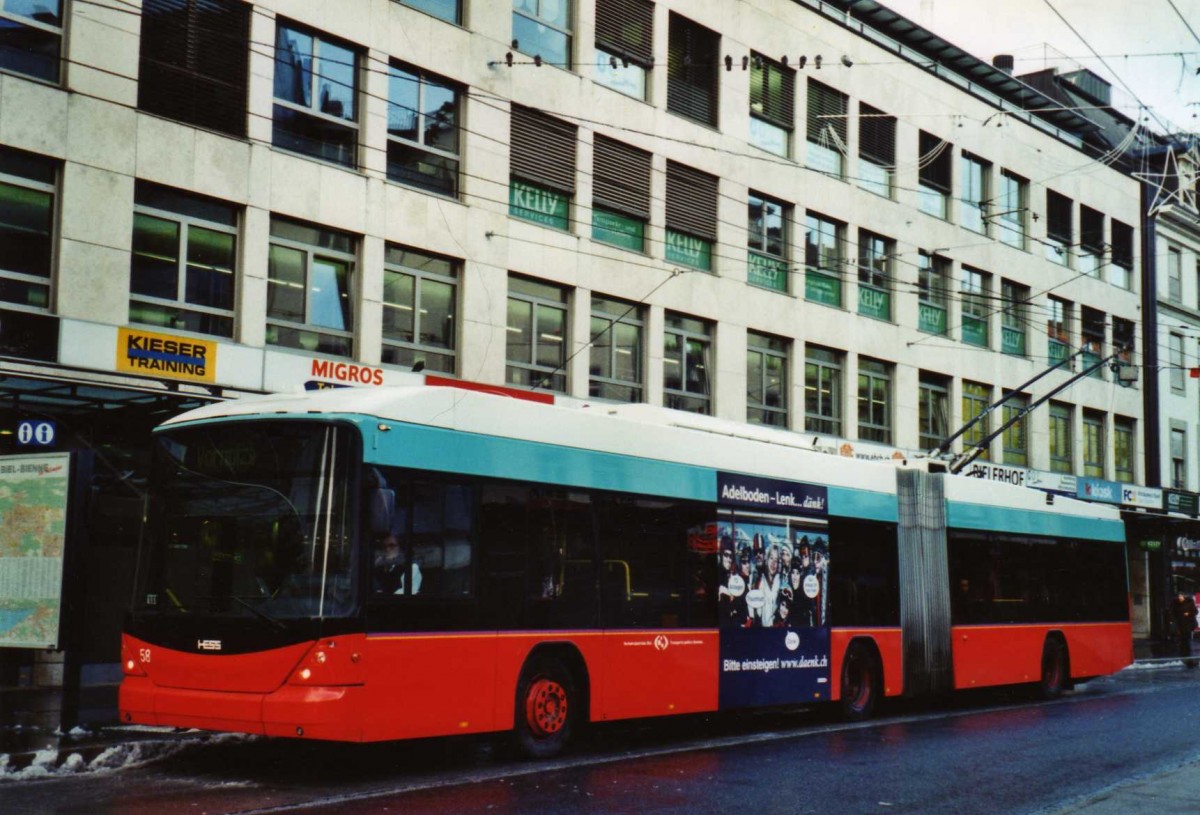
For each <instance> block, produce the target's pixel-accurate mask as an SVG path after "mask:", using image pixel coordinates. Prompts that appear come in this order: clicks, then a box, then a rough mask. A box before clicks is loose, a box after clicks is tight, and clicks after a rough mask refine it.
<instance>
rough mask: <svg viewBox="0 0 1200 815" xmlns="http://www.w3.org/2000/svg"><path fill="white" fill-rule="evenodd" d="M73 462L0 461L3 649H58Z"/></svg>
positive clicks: (58, 458) (55, 458)
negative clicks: (71, 463) (68, 495)
mask: <svg viewBox="0 0 1200 815" xmlns="http://www.w3.org/2000/svg"><path fill="white" fill-rule="evenodd" d="M70 462H71V458H70V454H69V453H46V454H42V455H30V456H0V648H58V644H59V642H58V633H59V631H58V629H59V616H60V611H61V608H62V587H63V552H64V544H65V542H66V532H67V493H68V488H69V484H70Z"/></svg>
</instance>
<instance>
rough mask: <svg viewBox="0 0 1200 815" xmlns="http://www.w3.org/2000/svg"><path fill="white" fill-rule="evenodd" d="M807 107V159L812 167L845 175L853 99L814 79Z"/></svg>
mask: <svg viewBox="0 0 1200 815" xmlns="http://www.w3.org/2000/svg"><path fill="white" fill-rule="evenodd" d="M807 111H808V116H807V130H808V132H807V139H808V155H807V157H806V160H805V163H806V164H807V165H808V168H809V169H810V170H816V171H817V172H819V173H825V174H827V175H832V176H834V177H836V178H844V177H845V174H846V163H845V156H846V151H847V131H848V128H847V125H846V118H847V116H848V115H849V111H850V107H849V99H848V98H847V96H846V94H844V93H840V92H839V91H835V90H834V89H833V88H830V87H829V86H827V85H822V84H821V83H820V82H817V81H816V80H814V79H810V80H808V108H807Z"/></svg>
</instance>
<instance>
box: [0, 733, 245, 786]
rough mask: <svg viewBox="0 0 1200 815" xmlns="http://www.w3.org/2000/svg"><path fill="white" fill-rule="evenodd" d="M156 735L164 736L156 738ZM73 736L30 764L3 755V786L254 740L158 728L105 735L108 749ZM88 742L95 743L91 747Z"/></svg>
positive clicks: (0, 756)
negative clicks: (125, 735) (123, 737)
mask: <svg viewBox="0 0 1200 815" xmlns="http://www.w3.org/2000/svg"><path fill="white" fill-rule="evenodd" d="M122 733H129V734H130V735H133V736H134V737H133V738H132V739H126V740H124V741H122V740H121V735H122ZM157 733H161V735H160V736H158V737H156V734H157ZM58 735H61V734H58ZM70 736H71V739H67V738H64V743H63V744H62V745H61V746H59V747H46V748H43V749H41V750H38V751H36V752H35V753H34V754H33V757H32V760H29V758H28V753H22V754H21V757H20V758H19V759H17V758H14V755H13V754H10V753H0V783H3V782H4V781H30V780H37V779H47V778H62V777H68V776H75V775H84V774H90V773H113V772H117V771H119V770H125V769H130V768H133V767H140V766H142V765H143V764H147V763H149V762H152V761H159V760H161V759H163V758H166V757H168V756H171V755H174V754H176V753H178V752H180V751H182V750H186V749H188V748H189V747H194V746H195V745H197V744H201V743H203V744H212V743H214V742H218V741H243V740H246V739H250V738H254V737H253V736H245V735H241V734H236V733H229V734H220V735H213V734H207V733H205V734H201V733H200V732H199V731H190V732H189V734H183V735H182V736H181V735H180V734H178V733H175V732H174V731H172V730H170V729H166V730H159V729H157V728H149V729H145V730H142V729H135V728H122V729H121V730H120V731H117V732H115V733H110V732H106V733H105V734H104V736H103V739H104V740H105V741H111V743H110V744H107V745H106V744H104V743H102V742H100V741H97V740H95V739H96V734H94V733H92V732H90V731H87V730H83V729H80V728H76V729H74V730H72V731H71V734H70ZM114 739H115V740H114ZM71 740H80V741H83V742H84V743H83V744H75V745H72V744H70V743H68V742H69V741H71ZM89 740H92V741H90V743H89Z"/></svg>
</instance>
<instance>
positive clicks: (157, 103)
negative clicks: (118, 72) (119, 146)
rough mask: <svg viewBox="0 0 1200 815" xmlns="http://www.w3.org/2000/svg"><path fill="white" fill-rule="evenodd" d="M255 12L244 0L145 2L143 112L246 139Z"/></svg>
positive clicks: (140, 75)
mask: <svg viewBox="0 0 1200 815" xmlns="http://www.w3.org/2000/svg"><path fill="white" fill-rule="evenodd" d="M250 11H251V6H250V4H249V3H243V2H241V0H142V36H141V58H140V67H139V69H138V107H139V108H141V109H142V110H145V111H149V112H150V113H156V114H158V115H159V116H166V117H167V118H169V119H175V120H177V121H180V122H187V123H188V124H193V125H196V126H198V127H205V128H208V129H210V130H217V131H220V132H221V133H228V134H230V135H231V136H240V137H244V136H245V135H246V99H247V91H248V88H249V77H250V61H249V57H250Z"/></svg>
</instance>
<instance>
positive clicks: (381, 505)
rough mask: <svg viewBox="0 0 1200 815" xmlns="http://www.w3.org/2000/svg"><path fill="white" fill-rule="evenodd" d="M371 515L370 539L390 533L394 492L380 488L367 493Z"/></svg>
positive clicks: (393, 512)
mask: <svg viewBox="0 0 1200 815" xmlns="http://www.w3.org/2000/svg"><path fill="white" fill-rule="evenodd" d="M367 500H368V502H369V511H370V513H371V537H373V538H378V537H380V536H382V535H386V534H387V533H389V532H391V531H392V516H393V515H394V514H395V512H396V491H395V490H388V489H384V488H382V487H380V488H377V489H373V490H371V491H370V492H369V493H367Z"/></svg>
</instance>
